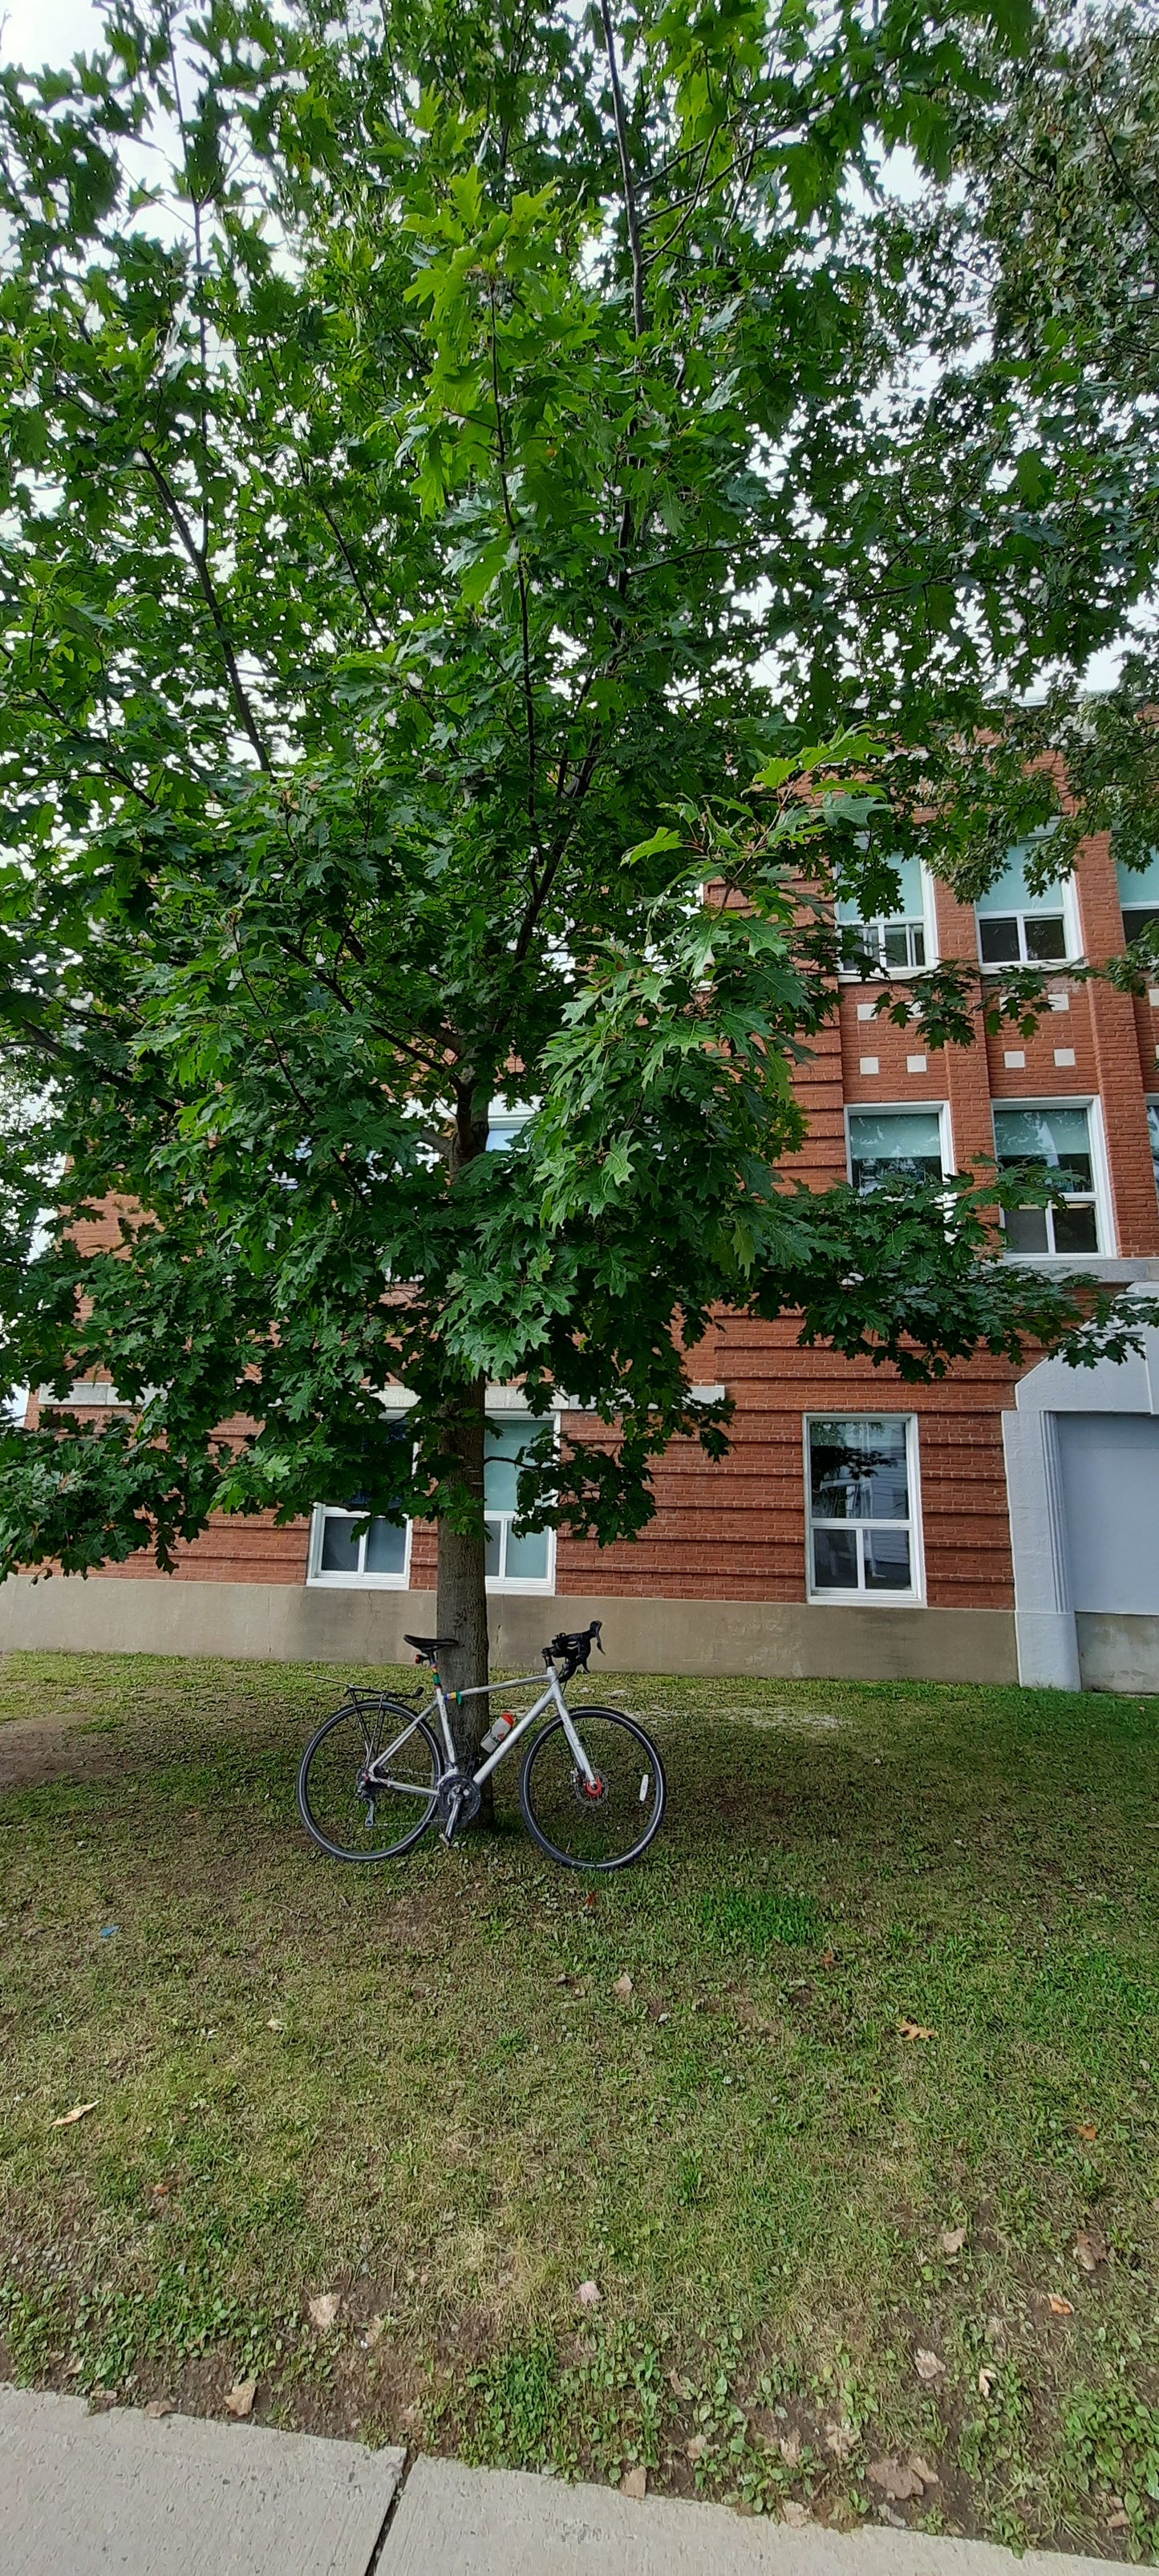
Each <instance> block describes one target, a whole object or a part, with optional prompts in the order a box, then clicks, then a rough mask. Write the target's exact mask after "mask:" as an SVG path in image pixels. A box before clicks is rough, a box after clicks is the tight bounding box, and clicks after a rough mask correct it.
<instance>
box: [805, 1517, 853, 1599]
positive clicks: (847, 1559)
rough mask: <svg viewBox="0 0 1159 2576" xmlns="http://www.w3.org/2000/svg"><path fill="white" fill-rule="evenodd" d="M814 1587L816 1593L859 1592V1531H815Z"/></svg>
mask: <svg viewBox="0 0 1159 2576" xmlns="http://www.w3.org/2000/svg"><path fill="white" fill-rule="evenodd" d="M813 1588H814V1591H816V1592H856V1590H857V1532H856V1530H835V1529H815V1530H814V1532H813Z"/></svg>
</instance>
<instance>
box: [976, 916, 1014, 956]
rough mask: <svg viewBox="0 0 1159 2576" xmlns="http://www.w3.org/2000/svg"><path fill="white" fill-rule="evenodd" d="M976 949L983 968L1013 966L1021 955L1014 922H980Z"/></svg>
mask: <svg viewBox="0 0 1159 2576" xmlns="http://www.w3.org/2000/svg"><path fill="white" fill-rule="evenodd" d="M978 947H979V951H980V954H981V958H982V963H983V965H984V966H1014V965H1017V963H1018V960H1019V958H1020V957H1021V955H1022V950H1021V949H1020V947H1019V945H1018V923H1017V922H1016V921H980V922H979V924H978Z"/></svg>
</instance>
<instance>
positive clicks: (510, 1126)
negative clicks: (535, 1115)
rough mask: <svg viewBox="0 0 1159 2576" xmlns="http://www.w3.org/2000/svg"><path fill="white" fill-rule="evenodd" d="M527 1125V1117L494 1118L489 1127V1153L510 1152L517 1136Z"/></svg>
mask: <svg viewBox="0 0 1159 2576" xmlns="http://www.w3.org/2000/svg"><path fill="white" fill-rule="evenodd" d="M526 1125H527V1120H526V1119H525V1118H502V1117H499V1118H493V1119H492V1120H491V1123H490V1125H489V1127H488V1129H487V1151H488V1153H489V1154H509V1153H510V1151H511V1147H512V1146H513V1144H514V1142H515V1139H516V1137H517V1136H521V1135H522V1133H523V1130H524V1128H525V1127H526Z"/></svg>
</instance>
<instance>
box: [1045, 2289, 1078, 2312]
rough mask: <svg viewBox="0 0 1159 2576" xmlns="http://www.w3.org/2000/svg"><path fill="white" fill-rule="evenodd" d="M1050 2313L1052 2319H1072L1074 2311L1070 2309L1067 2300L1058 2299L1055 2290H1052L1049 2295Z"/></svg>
mask: <svg viewBox="0 0 1159 2576" xmlns="http://www.w3.org/2000/svg"><path fill="white" fill-rule="evenodd" d="M1050 2313H1051V2315H1052V2317H1073V2315H1074V2309H1073V2308H1072V2306H1071V2303H1070V2300H1069V2299H1060V2298H1059V2295H1058V2292H1057V2290H1052V2291H1051V2293H1050Z"/></svg>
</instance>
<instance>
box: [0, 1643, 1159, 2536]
mask: <svg viewBox="0 0 1159 2576" xmlns="http://www.w3.org/2000/svg"><path fill="white" fill-rule="evenodd" d="M336 1678H337V1677H336V1676H335V1675H334V1673H333V1672H332V1671H326V1670H323V1671H319V1670H317V1669H313V1670H311V1669H310V1668H308V1667H284V1666H278V1667H268V1668H266V1667H255V1666H252V1665H249V1666H242V1665H238V1666H232V1667H231V1666H227V1665H220V1664H212V1663H201V1664H186V1665H181V1664H177V1663H169V1662H162V1661H160V1660H157V1661H154V1660H152V1659H149V1658H140V1657H134V1658H128V1657H126V1658H107V1659H99V1658H79V1657H77V1658H69V1657H64V1656H56V1657H48V1656H45V1657H33V1656H28V1657H11V1658H9V1659H7V1660H6V1662H5V1663H4V1664H3V1665H0V1720H2V1721H4V1722H3V1723H0V1764H6V1765H7V1767H6V1768H5V1769H0V1871H2V1873H3V1881H2V1886H0V1916H2V1917H3V1921H2V1924H0V2047H2V2058H0V2066H2V2075H0V2226H2V2229H3V2242H4V2247H5V2256H6V2262H5V2270H4V2276H3V2286H2V2288H0V2333H2V2335H3V2337H4V2343H5V2349H4V2352H3V2354H0V2366H2V2367H6V2368H7V2369H9V2370H11V2371H12V2372H13V2373H15V2374H17V2375H19V2376H21V2377H25V2378H29V2379H34V2380H38V2381H40V2382H41V2383H43V2384H47V2385H53V2386H59V2387H71V2388H80V2389H87V2390H90V2391H93V2392H100V2391H115V2392H116V2394H117V2395H118V2396H121V2397H124V2398H128V2399H130V2400H139V2401H147V2400H148V2399H150V2398H156V2399H167V2400H169V2401H170V2402H174V2403H176V2404H179V2405H181V2406H182V2407H185V2408H191V2409H193V2410H195V2411H196V2410H199V2409H200V2410H202V2411H205V2412H211V2413H217V2412H220V2411H221V2409H222V2407H223V2406H224V2402H225V2398H226V2395H227V2393H228V2390H229V2388H230V2387H231V2386H232V2385H233V2383H234V2382H235V2381H236V2380H238V2379H241V2378H246V2377H250V2376H252V2377H256V2379H257V2381H258V2397H257V2406H256V2413H257V2416H258V2418H259V2419H265V2420H268V2421H271V2422H276V2423H285V2424H298V2425H301V2426H304V2427H308V2428H310V2429H316V2430H322V2431H331V2432H339V2433H343V2434H349V2435H353V2436H356V2437H357V2438H361V2439H364V2440H372V2441H375V2440H383V2439H392V2438H393V2439H402V2440H410V2441H416V2442H418V2441H421V2442H423V2443H425V2444H427V2445H428V2446H429V2445H431V2444H436V2445H438V2444H442V2445H443V2446H445V2447H447V2448H451V2449H455V2450H457V2451H458V2452H460V2453H461V2454H463V2455H464V2456H466V2457H468V2458H477V2459H481V2460H493V2461H496V2462H499V2461H505V2462H510V2463H512V2464H515V2465H528V2466H536V2465H540V2466H551V2467H554V2468H555V2469H556V2470H557V2471H559V2472H560V2473H562V2474H565V2475H566V2474H572V2473H575V2472H576V2471H579V2470H582V2471H584V2472H585V2473H587V2474H589V2475H596V2476H601V2477H608V2478H615V2477H618V2476H620V2475H621V2474H622V2472H623V2470H624V2469H625V2468H627V2467H631V2466H634V2465H643V2466H644V2467H645V2468H646V2469H647V2471H648V2475H649V2478H650V2480H651V2481H652V2483H654V2484H656V2485H659V2486H664V2487H668V2488H670V2489H672V2490H673V2491H675V2492H682V2493H691V2492H696V2493H702V2494H708V2495H712V2496H717V2497H723V2498H731V2499H732V2500H734V2501H736V2502H738V2503H740V2504H743V2505H745V2506H747V2507H749V2508H750V2509H753V2510H758V2511H760V2510H770V2511H776V2510H779V2509H780V2507H781V2505H782V2504H783V2503H784V2502H786V2501H790V2502H796V2503H799V2504H803V2505H807V2506H808V2507H809V2509H810V2510H811V2511H814V2512H817V2513H820V2514H821V2515H822V2516H824V2517H825V2518H827V2519H829V2520H830V2521H833V2522H834V2523H837V2524H842V2525H844V2524H848V2523H851V2522H856V2521H857V2520H859V2519H863V2518H865V2517H866V2516H867V2515H868V2516H884V2517H885V2518H886V2519H887V2520H888V2519H889V2518H891V2517H892V2518H893V2519H896V2520H897V2521H900V2522H903V2523H906V2524H907V2525H910V2526H912V2527H916V2528H929V2529H934V2528H942V2527H944V2528H949V2529H960V2530H965V2531H968V2532H971V2531H986V2532H988V2533H989V2534H991V2535H992V2536H995V2537H999V2538H1004V2539H1007V2540H1009V2541H1012V2542H1013V2543H1014V2544H1015V2545H1016V2546H1021V2545H1023V2544H1024V2543H1025V2542H1027V2541H1037V2542H1053V2543H1055V2544H1056V2545H1059V2546H1062V2547H1064V2548H1066V2547H1071V2548H1073V2547H1077V2546H1082V2547H1085V2548H1087V2549H1100V2550H1102V2551H1103V2552H1104V2553H1105V2554H1107V2555H1109V2556H1116V2555H1118V2556H1123V2555H1129V2554H1134V2555H1136V2556H1139V2555H1149V2554H1150V2551H1151V2545H1152V2539H1153V2533H1154V2527H1155V2526H1154V2514H1155V2498H1156V2496H1159V2384H1157V2381H1156V2373H1155V2360H1154V2356H1155V2353H1156V2335H1155V2329H1156V2323H1157V2318H1156V2304H1157V2302H1156V2289H1155V2281H1156V2258H1157V2256H1159V2213H1157V2210H1156V2205H1155V2193H1156V2182H1155V2147H1156V2143H1157V2137H1159V2090H1157V2087H1159V1931H1157V1916H1156V1904H1155V1899H1156V1895H1157V1893H1159V1889H1157V1886H1156V1880H1157V1877H1159V1848H1157V1842H1159V1837H1156V1835H1155V1833H1154V1831H1153V1830H1152V1829H1153V1827H1154V1826H1155V1824H1156V1823H1157V1822H1159V1802H1157V1795H1156V1788H1155V1781H1156V1777H1157V1774H1156V1769H1155V1750H1156V1744H1155V1738H1156V1731H1157V1725H1159V1711H1157V1710H1156V1709H1155V1707H1154V1706H1153V1705H1152V1704H1149V1703H1146V1702H1131V1701H1111V1700H1107V1699H1098V1700H1092V1699H1083V1698H1081V1697H1078V1696H1075V1697H1069V1696H1067V1695H1066V1694H1062V1693H1032V1692H1019V1691H1013V1690H1010V1691H997V1690H993V1691H980V1692H971V1691H968V1690H965V1689H962V1688H944V1689H939V1688H936V1687H935V1686H933V1685H908V1686H907V1685H904V1684H889V1685H883V1686H872V1685H855V1684H845V1683H833V1684H819V1683H817V1682H815V1681H814V1682H810V1683H808V1684H802V1685H800V1686H796V1685H793V1684H791V1683H786V1682H783V1681H778V1682H776V1683H775V1684H774V1683H770V1684H769V1685H768V1686H767V1689H766V1687H765V1686H763V1685H762V1684H760V1683H757V1682H753V1681H751V1680H746V1681H745V1682H744V1683H743V1684H740V1685H738V1686H736V1687H735V1689H733V1688H731V1687H730V1686H729V1685H728V1684H727V1683H717V1682H713V1683H703V1684H701V1683H697V1684H692V1683H671V1682H664V1681H654V1680H648V1681H645V1680H639V1681H637V1680H634V1679H631V1678H629V1679H628V1680H626V1681H623V1680H621V1683H620V1685H619V1687H618V1689H617V1696H618V1697H619V1698H620V1699H621V1700H622V1701H623V1702H624V1703H625V1704H627V1705H628V1706H630V1707H632V1708H634V1709H636V1710H638V1711H639V1713H640V1715H641V1716H642V1717H643V1718H644V1720H645V1722H646V1723H648V1724H650V1725H653V1726H654V1727H655V1730H656V1732H657V1735H658V1737H659V1739H660V1742H661V1745H662V1749H663V1752H664V1756H665V1762H666V1765H667V1768H668V1772H669V1780H670V1809H669V1818H668V1821H667V1824H666V1827H665V1831H664V1834H663V1836H662V1837H661V1839H660V1841H659V1842H658V1844H657V1845H656V1847H655V1850H654V1853H653V1854H652V1855H651V1856H650V1857H649V1860H648V1861H647V1863H646V1864H645V1865H644V1866H643V1867H641V1868H640V1869H639V1870H637V1871H633V1872H628V1873H626V1874H625V1876H624V1878H623V1879H622V1881H621V1880H616V1881H611V1882H609V1883H608V1884H606V1885H598V1886H595V1887H593V1888H589V1887H587V1886H586V1885H585V1883H584V1882H583V1881H582V1880H580V1879H578V1878H574V1877H571V1876H569V1875H568V1874H566V1873H563V1872H559V1871H556V1870H554V1869H553V1868H552V1867H551V1865H550V1864H549V1863H548V1862H547V1861H546V1860H545V1859H544V1858H543V1857H542V1855H540V1854H539V1853H538V1852H537V1851H536V1850H535V1849H534V1848H533V1847H532V1846H531V1844H530V1843H529V1842H528V1841H527V1839H526V1837H525V1836H524V1835H523V1833H522V1830H521V1827H520V1824H519V1819H518V1815H517V1811H516V1807H515V1791H514V1777H513V1771H514V1766H511V1769H510V1770H509V1771H508V1772H507V1773H501V1774H500V1788H501V1796H500V1809H499V1820H498V1829H497V1831H496V1832H495V1833H494V1834H493V1835H489V1836H487V1837H485V1838H484V1837H471V1838H469V1839H468V1840H467V1841H465V1842H464V1843H463V1844H462V1845H461V1846H459V1847H457V1848H456V1849H455V1850H454V1851H452V1852H451V1853H449V1854H448V1853H445V1852H443V1851H442V1849H441V1847H440V1846H439V1845H438V1844H437V1843H432V1842H428V1843H426V1844H424V1845H423V1846H421V1847H420V1848H419V1849H418V1850H417V1851H416V1852H415V1853H414V1854H412V1855H411V1856H410V1857H409V1858H408V1859H407V1860H406V1861H405V1862H404V1863H402V1864H399V1865H398V1866H397V1868H396V1869H395V1870H393V1871H389V1870H387V1871H353V1870H343V1869H341V1868H340V1867H339V1866H337V1865H336V1864H331V1863H327V1862H326V1861H324V1860H323V1859H322V1858H321V1857H320V1856H319V1855H318V1854H316V1853H314V1852H313V1851H312V1850H311V1849H310V1848H309V1847H308V1846H307V1845H306V1843H305V1842H304V1840H303V1838H302V1836H301V1833H300V1830H299V1827H298V1824H297V1820H296V1816H295V1811H294V1804H293V1786H294V1774H295V1769H296V1765H297V1761H298V1757H299V1753H300V1750H301V1746H302V1743H303V1742H304V1740H305V1737H306V1735H307V1733H308V1732H309V1730H310V1728H311V1726H312V1725H313V1724H315V1723H316V1722H317V1720H318V1719H319V1718H320V1717H321V1716H322V1715H324V1714H325V1713H326V1711H327V1709H328V1708H329V1707H330V1706H332V1705H333V1704H334V1701H335V1698H336V1696H337V1695H338V1693H337V1690H336ZM360 1678H364V1677H362V1676H360ZM367 1678H368V1677H367ZM383 1678H384V1679H390V1680H393V1681H396V1682H397V1681H398V1680H399V1679H402V1678H404V1677H403V1676H397V1675H396V1676H384V1677H383ZM405 1679H406V1680H407V1681H408V1683H409V1682H410V1681H411V1680H412V1679H413V1676H412V1675H411V1674H409V1673H408V1674H407V1675H406V1676H405ZM600 1695H601V1696H603V1695H605V1694H604V1692H603V1689H602V1688H601V1694H600ZM625 1971H626V1972H627V1973H628V1975H629V1976H630V1977H631V1979H632V1987H631V1992H630V1993H624V1992H623V1991H620V1990H619V1988H620V1981H621V1980H622V1978H623V1976H624V1973H625ZM87 2103H92V2104H94V2105H95V2107H94V2108H93V2109H92V2110H91V2111H86V2113H85V2116H84V2117H83V2118H82V2119H80V2120H78V2121H76V2122H75V2123H73V2124H71V2125H69V2126H67V2127H58V2126H56V2125H55V2124H56V2123H57V2122H59V2121H61V2120H62V2119H63V2117H64V2115H65V2114H66V2113H67V2112H68V2111H69V2110H70V2109H74V2108H77V2107H79V2106H80V2105H82V2104H87ZM1084 2248H1085V2251H1084ZM586 2282H594V2283H595V2285H596V2290H597V2293H598V2300H597V2304H595V2305H592V2304H590V2303H589V2304H587V2305H584V2304H583V2303H582V2302H581V2301H580V2300H579V2297H578V2292H579V2289H580V2285H581V2284H583V2283H586ZM319 2300H323V2301H333V2303H334V2304H333V2308H332V2309H331V2308H330V2307H329V2306H324V2307H323V2308H322V2309H321V2310H320V2311H319V2310H318V2309H317V2302H318V2301H319ZM312 2303H313V2311H312ZM319 2315H320V2316H321V2318H322V2320H323V2322H322V2323H319V2322H318V2317H319ZM915 2463H916V2464H917V2465H916V2466H915ZM899 2464H900V2469H901V2472H902V2473H903V2474H901V2475H900V2476H899ZM923 2464H924V2470H925V2471H928V2472H929V2475H928V2476H926V2475H925V2474H922V2465H923ZM891 2485H892V2486H893V2487H894V2488H898V2487H899V2486H900V2487H901V2488H902V2489H903V2490H905V2492H902V2493H900V2494H894V2495H891V2493H890V2492H889V2490H890V2487H891Z"/></svg>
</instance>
